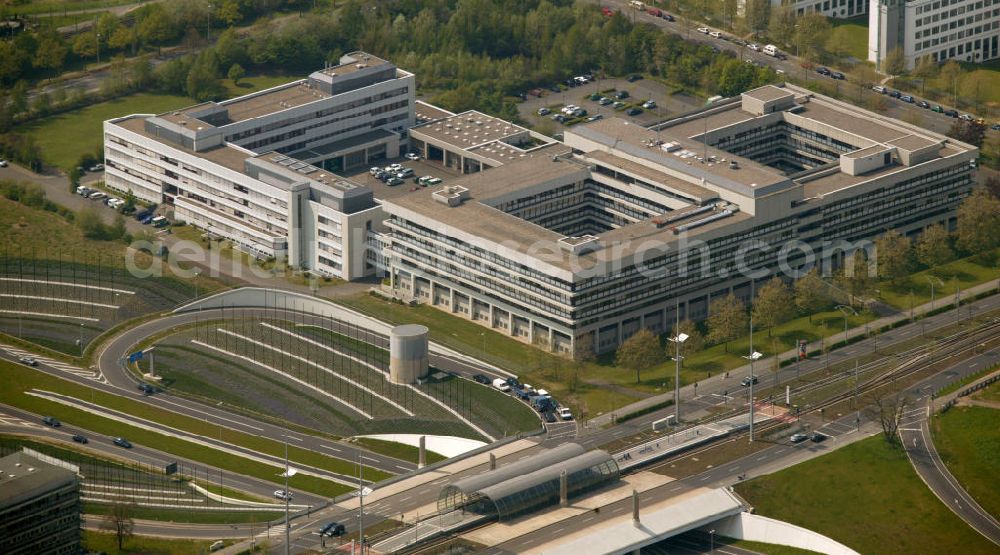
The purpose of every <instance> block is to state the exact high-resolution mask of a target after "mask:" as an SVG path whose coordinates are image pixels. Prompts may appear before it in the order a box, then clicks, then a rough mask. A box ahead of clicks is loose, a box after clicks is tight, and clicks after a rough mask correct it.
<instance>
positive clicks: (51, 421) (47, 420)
mask: <svg viewBox="0 0 1000 555" xmlns="http://www.w3.org/2000/svg"><path fill="white" fill-rule="evenodd" d="M42 423H43V424H45V425H46V426H52V427H53V428H58V427H59V426H62V422H60V421H59V420H58V419H57V418H54V417H52V416H45V417H43V418H42Z"/></svg>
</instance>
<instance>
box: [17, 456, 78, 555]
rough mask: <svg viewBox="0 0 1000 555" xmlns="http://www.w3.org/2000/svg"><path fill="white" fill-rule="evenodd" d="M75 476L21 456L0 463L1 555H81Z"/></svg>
mask: <svg viewBox="0 0 1000 555" xmlns="http://www.w3.org/2000/svg"><path fill="white" fill-rule="evenodd" d="M80 511H81V504H80V480H79V478H78V477H77V474H76V472H73V471H72V470H68V469H67V468H62V467H60V466H56V465H54V464H50V463H48V462H45V461H42V460H40V459H38V458H35V457H33V456H30V455H28V454H26V453H24V452H23V451H22V452H17V453H14V454H11V455H7V456H6V457H3V458H0V553H3V554H4V555H37V554H39V553H52V554H56V555H59V554H67V555H68V554H74V555H75V554H77V553H80V550H81V546H80V535H81V532H80V529H81V526H82V521H81V518H80Z"/></svg>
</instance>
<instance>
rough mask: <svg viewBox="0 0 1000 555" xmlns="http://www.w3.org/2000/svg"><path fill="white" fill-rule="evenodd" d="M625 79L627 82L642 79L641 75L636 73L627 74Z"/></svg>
mask: <svg viewBox="0 0 1000 555" xmlns="http://www.w3.org/2000/svg"><path fill="white" fill-rule="evenodd" d="M625 80H626V81H628V82H629V83H635V82H636V81H640V80H642V75H639V74H638V73H633V74H632V75H629V76H628V78H626V79H625Z"/></svg>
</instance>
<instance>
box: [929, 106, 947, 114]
mask: <svg viewBox="0 0 1000 555" xmlns="http://www.w3.org/2000/svg"><path fill="white" fill-rule="evenodd" d="M931 111H932V112H937V113H939V114H943V113H944V108H942V107H941V105H940V104H935V105H934V107H933V108H931Z"/></svg>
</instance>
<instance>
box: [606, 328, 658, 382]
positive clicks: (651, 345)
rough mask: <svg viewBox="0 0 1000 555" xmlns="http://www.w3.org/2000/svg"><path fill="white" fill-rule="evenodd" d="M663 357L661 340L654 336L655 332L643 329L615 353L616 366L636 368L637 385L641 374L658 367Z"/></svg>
mask: <svg viewBox="0 0 1000 555" xmlns="http://www.w3.org/2000/svg"><path fill="white" fill-rule="evenodd" d="M661 357H662V351H661V350H660V340H659V339H657V337H656V336H655V335H653V332H651V331H649V330H648V329H646V328H642V329H641V330H639V331H637V332H635V335H633V336H632V337H629V338H628V339H626V340H625V341H624V342H623V343H622V344H621V345H620V346H619V347H618V351H617V352H616V353H615V366H618V367H620V368H634V369H635V383H639V382H640V381H641V378H640V372H642V371H643V370H648V369H649V368H652V367H653V366H656V364H657V363H658V362H660V358H661Z"/></svg>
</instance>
